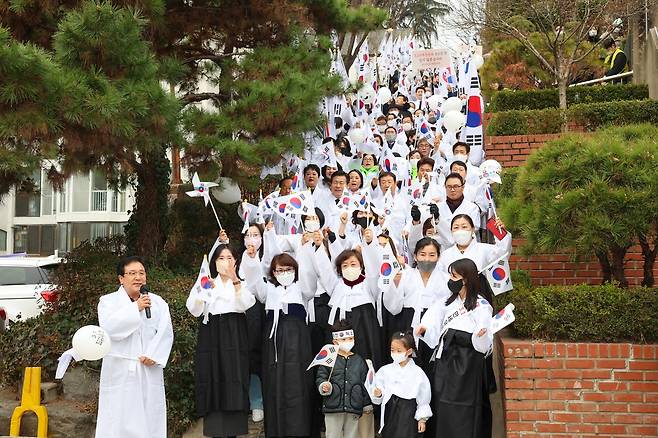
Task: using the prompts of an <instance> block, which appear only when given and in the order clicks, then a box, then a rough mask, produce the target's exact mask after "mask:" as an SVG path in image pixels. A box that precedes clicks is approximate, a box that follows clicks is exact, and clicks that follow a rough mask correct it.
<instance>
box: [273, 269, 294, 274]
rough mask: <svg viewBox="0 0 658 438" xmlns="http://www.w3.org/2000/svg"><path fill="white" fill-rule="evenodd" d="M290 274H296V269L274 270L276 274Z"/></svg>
mask: <svg viewBox="0 0 658 438" xmlns="http://www.w3.org/2000/svg"><path fill="white" fill-rule="evenodd" d="M288 272H295V268H276V269H275V270H274V273H275V274H285V273H288Z"/></svg>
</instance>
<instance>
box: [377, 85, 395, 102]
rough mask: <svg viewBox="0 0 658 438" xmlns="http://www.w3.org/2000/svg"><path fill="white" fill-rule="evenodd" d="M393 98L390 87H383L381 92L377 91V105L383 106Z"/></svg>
mask: <svg viewBox="0 0 658 438" xmlns="http://www.w3.org/2000/svg"><path fill="white" fill-rule="evenodd" d="M391 96H392V94H391V90H389V89H388V87H381V88H380V89H379V90H377V103H379V104H380V105H383V104H385V103H386V102H388V101H389V100H391Z"/></svg>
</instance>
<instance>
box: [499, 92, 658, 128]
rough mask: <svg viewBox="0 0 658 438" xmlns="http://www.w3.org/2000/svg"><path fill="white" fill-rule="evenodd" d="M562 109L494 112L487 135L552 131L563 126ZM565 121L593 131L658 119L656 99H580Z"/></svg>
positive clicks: (568, 110) (656, 120) (568, 112)
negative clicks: (607, 126)
mask: <svg viewBox="0 0 658 438" xmlns="http://www.w3.org/2000/svg"><path fill="white" fill-rule="evenodd" d="M562 114H563V113H562V111H561V110H559V109H557V108H548V109H543V110H524V111H519V110H513V111H504V112H499V113H493V114H492V115H491V119H490V120H489V123H488V125H487V132H486V133H487V135H526V134H554V133H558V132H561V130H562V119H563V117H562ZM567 123H575V124H577V125H579V126H582V127H584V128H585V129H586V130H589V131H593V130H596V129H598V128H600V127H603V126H606V125H628V124H635V123H653V124H656V123H658V100H629V101H620V102H604V103H581V104H578V105H572V106H571V107H569V108H568V109H567Z"/></svg>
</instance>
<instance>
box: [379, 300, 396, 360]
mask: <svg viewBox="0 0 658 438" xmlns="http://www.w3.org/2000/svg"><path fill="white" fill-rule="evenodd" d="M397 317H398V315H393V314H392V313H391V312H389V311H388V310H387V309H386V307H384V308H383V309H382V325H383V327H382V349H381V351H382V352H381V355H382V366H384V365H388V364H389V363H393V359H391V337H392V336H393V333H395V332H397V331H399V329H398V326H397Z"/></svg>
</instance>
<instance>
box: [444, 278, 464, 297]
mask: <svg viewBox="0 0 658 438" xmlns="http://www.w3.org/2000/svg"><path fill="white" fill-rule="evenodd" d="M462 287H464V280H457V281H455V280H453V279H452V278H451V279H450V280H448V289H450V292H452V293H453V294H456V293H458V292H459V291H460V290H462Z"/></svg>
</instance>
